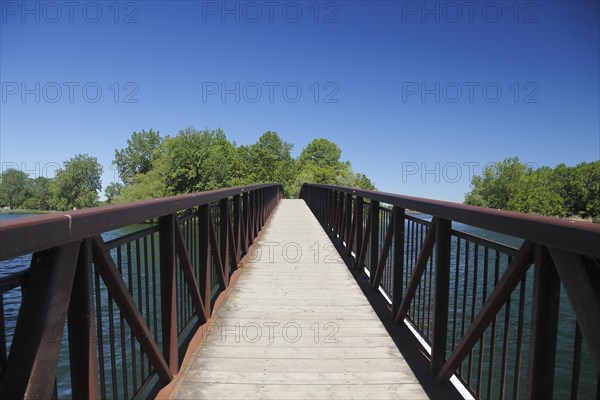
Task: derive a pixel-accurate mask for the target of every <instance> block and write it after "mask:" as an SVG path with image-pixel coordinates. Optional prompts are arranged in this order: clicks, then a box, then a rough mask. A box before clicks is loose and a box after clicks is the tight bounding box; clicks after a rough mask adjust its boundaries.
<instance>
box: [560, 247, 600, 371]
mask: <svg viewBox="0 0 600 400" xmlns="http://www.w3.org/2000/svg"><path fill="white" fill-rule="evenodd" d="M550 254H551V255H552V259H553V260H554V265H555V267H556V270H557V271H558V274H559V275H560V280H561V282H562V284H563V286H564V288H565V292H566V293H567V297H568V298H569V301H570V302H571V304H572V305H573V311H574V312H575V316H576V317H577V321H578V324H579V327H580V329H581V335H582V336H583V338H584V339H585V342H586V344H587V346H588V348H589V350H590V352H591V353H592V357H593V359H594V362H595V363H596V368H597V369H598V371H600V266H598V265H594V264H593V263H592V260H590V259H586V258H585V257H581V256H578V255H577V254H573V253H567V252H564V251H561V250H556V249H550Z"/></svg>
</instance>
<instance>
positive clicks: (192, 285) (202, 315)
mask: <svg viewBox="0 0 600 400" xmlns="http://www.w3.org/2000/svg"><path fill="white" fill-rule="evenodd" d="M175 246H176V249H177V256H178V257H179V265H180V266H181V269H182V271H183V276H184V278H185V280H186V283H187V285H188V291H189V293H190V295H191V297H192V302H193V303H194V307H195V309H196V314H197V315H198V319H199V320H200V323H201V324H203V323H205V322H206V321H208V316H207V315H206V308H205V307H204V301H202V296H201V295H200V290H199V289H198V283H197V282H196V277H195V276H194V270H193V267H192V262H191V261H190V255H189V254H188V251H187V248H186V247H185V240H184V238H183V233H182V232H181V226H180V224H179V223H177V224H176V226H175Z"/></svg>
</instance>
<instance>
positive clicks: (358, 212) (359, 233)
mask: <svg viewBox="0 0 600 400" xmlns="http://www.w3.org/2000/svg"><path fill="white" fill-rule="evenodd" d="M354 207H355V210H354V212H355V218H356V234H355V235H354V236H355V237H356V246H354V248H355V249H356V250H355V251H354V254H356V257H355V259H356V261H358V257H359V253H360V249H362V240H363V219H364V200H363V198H362V197H360V196H358V195H357V196H356V204H355V206H354Z"/></svg>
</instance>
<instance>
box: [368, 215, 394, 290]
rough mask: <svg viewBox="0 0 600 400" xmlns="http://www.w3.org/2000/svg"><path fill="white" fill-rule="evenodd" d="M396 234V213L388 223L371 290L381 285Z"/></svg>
mask: <svg viewBox="0 0 600 400" xmlns="http://www.w3.org/2000/svg"><path fill="white" fill-rule="evenodd" d="M393 235H394V213H392V216H391V217H390V222H389V224H388V228H387V232H386V233H385V239H384V241H383V247H382V249H381V256H380V257H379V262H378V263H377V269H376V270H375V274H374V276H373V280H372V282H371V290H373V291H375V290H377V288H378V287H379V283H380V282H381V277H382V276H383V270H384V269H385V265H386V264H387V259H388V255H389V254H390V247H391V246H392V238H393Z"/></svg>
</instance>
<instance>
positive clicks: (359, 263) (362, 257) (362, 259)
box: [355, 212, 372, 270]
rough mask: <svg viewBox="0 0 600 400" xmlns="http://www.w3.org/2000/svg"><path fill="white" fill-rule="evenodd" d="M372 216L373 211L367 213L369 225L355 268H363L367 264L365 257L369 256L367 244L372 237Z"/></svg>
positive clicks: (366, 228)
mask: <svg viewBox="0 0 600 400" xmlns="http://www.w3.org/2000/svg"><path fill="white" fill-rule="evenodd" d="M371 217H372V213H371V212H369V214H368V215H367V225H366V227H365V232H364V236H363V238H362V240H361V246H360V252H359V253H358V257H357V258H356V265H355V268H357V269H358V270H362V268H363V267H364V265H365V257H366V256H367V246H368V245H369V239H370V237H371V225H372V224H371Z"/></svg>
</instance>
